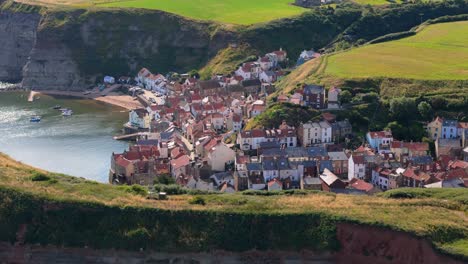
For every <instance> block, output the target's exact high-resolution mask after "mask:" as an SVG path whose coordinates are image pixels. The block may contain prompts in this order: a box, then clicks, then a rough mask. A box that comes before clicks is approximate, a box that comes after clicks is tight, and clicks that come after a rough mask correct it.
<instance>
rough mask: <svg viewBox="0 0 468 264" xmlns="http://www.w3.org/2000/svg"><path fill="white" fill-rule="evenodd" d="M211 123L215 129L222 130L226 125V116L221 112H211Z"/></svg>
mask: <svg viewBox="0 0 468 264" xmlns="http://www.w3.org/2000/svg"><path fill="white" fill-rule="evenodd" d="M211 125H212V126H213V128H214V129H217V130H220V129H223V127H224V117H223V115H222V114H220V113H214V114H211Z"/></svg>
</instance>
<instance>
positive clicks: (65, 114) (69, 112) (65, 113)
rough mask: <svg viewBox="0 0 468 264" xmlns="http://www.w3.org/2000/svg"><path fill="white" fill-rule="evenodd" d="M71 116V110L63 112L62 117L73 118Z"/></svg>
mask: <svg viewBox="0 0 468 264" xmlns="http://www.w3.org/2000/svg"><path fill="white" fill-rule="evenodd" d="M71 115H73V111H72V110H71V109H64V110H62V116H71Z"/></svg>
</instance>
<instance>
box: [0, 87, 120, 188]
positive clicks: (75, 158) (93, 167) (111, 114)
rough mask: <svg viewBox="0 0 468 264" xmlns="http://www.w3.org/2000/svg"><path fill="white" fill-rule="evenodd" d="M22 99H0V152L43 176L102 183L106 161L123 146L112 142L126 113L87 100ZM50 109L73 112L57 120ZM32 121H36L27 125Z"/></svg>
mask: <svg viewBox="0 0 468 264" xmlns="http://www.w3.org/2000/svg"><path fill="white" fill-rule="evenodd" d="M27 97H28V93H25V92H2V93H0V152H3V153H5V154H8V155H10V156H11V157H12V158H14V159H16V160H19V161H21V162H23V163H26V164H29V165H32V166H34V167H38V168H41V169H45V170H48V171H53V172H59V173H65V174H69V175H72V176H77V177H84V178H87V179H91V180H96V181H99V182H107V181H108V170H109V166H110V155H111V153H112V152H122V151H123V150H125V149H126V148H127V147H128V143H126V142H121V141H115V140H114V139H113V138H112V137H113V136H114V135H115V134H118V133H120V129H121V128H122V124H123V123H124V122H125V121H126V120H127V118H128V114H127V111H126V110H124V109H122V108H118V107H114V106H110V105H107V104H104V103H101V102H97V101H93V100H81V99H71V98H54V97H50V96H46V95H40V99H39V100H35V101H34V102H33V103H31V102H27ZM55 105H61V106H62V107H64V108H71V109H73V116H70V117H63V116H62V115H61V112H60V111H59V110H54V109H52V107H53V106H55ZM33 115H40V116H42V120H41V122H39V123H31V122H30V118H31V116H33Z"/></svg>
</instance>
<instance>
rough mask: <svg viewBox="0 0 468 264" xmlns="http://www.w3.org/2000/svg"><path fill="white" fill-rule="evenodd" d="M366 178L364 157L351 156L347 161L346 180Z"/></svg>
mask: <svg viewBox="0 0 468 264" xmlns="http://www.w3.org/2000/svg"><path fill="white" fill-rule="evenodd" d="M365 176H366V163H365V159H364V156H361V155H351V156H350V157H349V159H348V179H349V180H351V179H353V178H358V179H361V180H363V179H364V177H365Z"/></svg>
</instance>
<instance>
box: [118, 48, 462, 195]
mask: <svg viewBox="0 0 468 264" xmlns="http://www.w3.org/2000/svg"><path fill="white" fill-rule="evenodd" d="M317 56H320V55H319V54H318V53H314V52H308V51H304V52H303V53H302V54H301V57H300V58H299V60H298V63H297V64H298V65H299V64H301V63H304V62H305V61H307V60H310V59H313V58H314V57H317ZM286 60H287V53H286V52H285V51H283V50H282V49H280V50H278V51H274V52H271V53H268V54H266V55H265V56H263V57H260V58H259V59H258V60H257V61H255V62H246V63H244V64H243V65H242V66H240V67H239V69H237V70H236V71H235V72H234V73H233V74H232V76H229V77H226V76H215V77H214V78H213V79H212V80H207V81H202V80H198V79H196V78H191V77H188V76H186V77H187V78H185V81H184V82H175V81H170V80H168V78H165V77H164V76H162V75H160V74H152V73H151V72H149V71H148V70H147V69H142V70H141V71H140V72H139V73H138V75H137V77H136V78H135V81H136V83H137V84H138V85H140V86H142V87H145V88H147V89H151V90H153V91H155V92H158V93H160V94H162V95H165V97H164V100H163V101H162V103H160V104H156V103H153V104H149V105H148V106H147V107H145V108H140V109H135V110H132V111H130V113H129V122H128V125H129V126H132V127H134V128H136V129H138V130H140V131H144V132H145V133H142V134H141V137H140V138H139V139H138V140H137V143H136V145H133V146H131V147H130V148H129V149H128V150H126V151H124V152H123V153H113V154H112V156H111V168H110V172H109V181H110V182H111V183H113V184H141V185H152V184H153V183H154V182H155V181H156V180H157V178H158V177H161V176H162V175H165V176H169V177H172V178H173V179H174V180H175V182H176V183H177V184H179V185H182V186H185V187H187V188H193V189H199V190H210V191H221V192H235V191H243V190H248V189H252V190H268V191H272V190H283V189H315V190H324V191H333V192H340V193H356V194H366V193H367V194H369V193H374V192H378V191H384V190H388V189H394V188H400V187H428V188H430V187H433V188H436V187H465V186H467V184H468V144H467V140H466V139H467V138H468V137H467V136H468V124H467V123H462V122H456V121H453V120H445V119H442V118H436V119H435V120H434V121H432V122H430V123H429V124H428V125H427V131H428V134H429V136H430V137H432V138H434V139H435V141H436V144H435V151H436V157H437V158H436V159H433V158H432V156H431V153H430V149H429V144H428V143H424V142H402V141H397V140H394V138H393V135H392V133H391V131H375V132H368V133H367V134H366V144H363V145H362V146H360V147H359V148H357V149H354V150H351V149H345V147H344V144H343V143H344V142H346V139H347V138H349V137H350V136H352V127H351V124H350V123H349V121H348V120H337V118H336V116H335V115H333V114H331V113H329V112H323V113H322V115H321V118H320V120H318V119H317V120H313V121H309V122H306V123H301V124H300V125H299V126H297V127H291V126H289V125H288V124H287V122H283V123H282V124H281V125H280V126H279V127H277V128H276V127H275V128H262V129H252V130H245V129H243V128H244V125H245V121H246V120H247V119H249V118H254V117H256V116H258V115H260V114H261V113H262V112H264V111H265V110H266V107H267V106H266V103H265V102H266V96H267V95H268V94H269V93H271V92H272V90H271V89H274V87H272V85H271V84H272V83H273V82H274V81H276V80H277V79H278V78H279V77H280V76H281V74H282V72H281V64H283V63H285V62H286ZM340 93H341V89H339V88H337V87H332V88H330V89H329V90H328V91H326V89H325V88H324V87H323V86H318V85H304V86H303V87H302V88H301V89H298V90H296V91H295V93H294V94H292V95H291V96H286V95H279V96H278V97H277V98H276V100H277V102H280V103H281V102H288V103H292V104H298V105H303V106H308V107H312V108H315V109H325V108H329V109H339V108H340V107H341V106H340V100H339V96H340ZM326 95H327V96H326ZM463 148H465V149H463Z"/></svg>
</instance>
